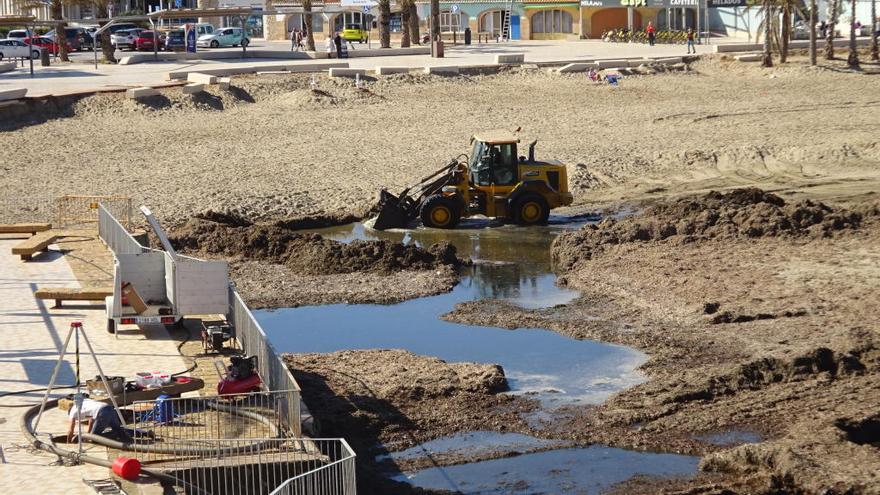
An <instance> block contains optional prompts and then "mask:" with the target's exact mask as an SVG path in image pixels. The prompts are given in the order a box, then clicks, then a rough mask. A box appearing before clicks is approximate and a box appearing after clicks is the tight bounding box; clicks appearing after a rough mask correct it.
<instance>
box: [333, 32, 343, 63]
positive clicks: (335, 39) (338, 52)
mask: <svg viewBox="0 0 880 495" xmlns="http://www.w3.org/2000/svg"><path fill="white" fill-rule="evenodd" d="M333 44H334V45H336V58H342V36H340V35H339V33H338V32H337V33H336V36H334V37H333Z"/></svg>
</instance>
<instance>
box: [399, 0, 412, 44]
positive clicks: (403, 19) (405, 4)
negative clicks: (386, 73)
mask: <svg viewBox="0 0 880 495" xmlns="http://www.w3.org/2000/svg"><path fill="white" fill-rule="evenodd" d="M410 14H411V11H410V10H409V0H403V1H402V2H400V30H401V33H400V47H401V48H408V47H409V40H410V36H409V16H410Z"/></svg>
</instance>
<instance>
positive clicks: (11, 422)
mask: <svg viewBox="0 0 880 495" xmlns="http://www.w3.org/2000/svg"><path fill="white" fill-rule="evenodd" d="M17 242H20V240H19V239H10V238H8V237H7V238H0V328H2V336H3V344H2V345H0V395H2V394H5V393H8V392H16V391H24V390H30V389H40V388H44V387H45V386H46V385H47V384H48V383H49V379H50V377H51V374H52V370H53V368H54V366H55V363H56V361H57V358H58V351H59V349H60V348H61V346H62V345H63V343H64V340H65V338H66V336H67V333H68V330H69V326H70V323H71V322H72V321H82V322H83V326H84V327H85V330H86V333H87V334H88V337H89V339H90V340H91V342H92V345H93V347H94V349H95V352H96V353H97V355H98V359H99V361H100V363H101V366H102V368H103V370H104V372H105V373H106V374H108V375H120V376H126V377H131V376H133V375H134V373H135V372H137V371H141V370H167V371H170V372H177V371H181V370H184V369H186V368H187V365H186V362H185V361H184V359H183V358H182V357H181V356H180V355H179V354H178V352H177V348H176V341H175V340H174V339H173V338H172V337H171V336H170V335H168V333H167V332H165V330H164V328H162V327H158V328H155V329H150V330H147V331H137V330H133V329H132V330H128V331H125V330H123V332H121V333H120V336H119V338H118V339H116V338H115V337H114V336H113V335H111V334H109V333H107V331H106V323H105V321H106V320H105V314H104V306H103V304H96V305H75V306H74V305H72V306H71V307H69V308H63V309H50V307H51V306H52V304H53V302H52V301H46V302H44V301H40V300H38V299H36V298H34V297H33V292H34V290H36V289H37V288H40V287H78V286H79V283H78V281H77V278H76V276H75V275H74V273H73V271H72V270H71V267H70V265H69V263H68V261H67V259H66V258H65V256H64V255H62V254H61V253H60V252H57V249H59V248H63V247H65V243H64V241H63V240H62V241H59V244H58V245H54V246H52V248H53V250H54V251H52V252H49V253H43V254H40V255H37V256H35V257H34V260H33V261H32V262H28V263H25V262H22V261H21V260H20V259H19V257H18V256H12V255H11V254H10V249H11V247H12V246H13V245H15V244H16V243H17ZM68 242H70V243H74V242H83V241H82V240H72V241H68ZM90 242H99V241H90ZM101 269H102V270H106V269H107V267H101ZM73 348H74V347H73V345H72V344H71V346H70V350H71V351H72V350H73ZM81 351H82V355H81V359H80V363H81V366H82V379H83V381H85V380H86V379H91V378H93V377H94V376H95V375H96V373H97V369H96V368H95V365H94V362H93V361H92V358H91V357H90V356H89V355H88V354H87V349H86V346H85V343H84V342H81ZM74 366H75V359H74V356H73V355H72V354H71V355H68V357H67V359H66V361H65V362H64V363H63V366H62V368H61V373H60V376H59V379H58V381H59V382H60V383H61V384H71V383H73V382H74V381H75V379H74V370H75V368H74ZM70 391H71V390H69V389H68V390H64V391H60V392H59V393H58V394H54V395H55V396H59V395H62V394H65V393H70ZM41 398H42V393H41V392H29V393H25V394H21V395H14V396H6V397H0V448H2V455H0V480H2V481H3V485H4V486H5V487H7V489H10V490H11V493H16V494H65V495H75V494H89V493H91V494H93V493H94V491H92V490H91V489H90V488H89V487H87V486H86V485H85V484H84V483H83V482H82V479H83V478H87V479H102V478H108V477H109V472H108V470H107V469H105V468H100V467H96V466H91V465H85V466H77V467H58V466H51V465H50V464H52V463H53V462H54V461H56V457H55V456H54V455H51V454H48V453H42V452H31V451H29V449H28V448H27V445H26V441H25V438H24V436H23V434H22V433H21V430H20V427H19V422H20V417H21V414H22V413H23V412H24V411H25V409H26V408H22V407H17V408H16V407H9V406H16V405H24V404H34V403H38V402H39V401H40V399H41ZM39 429H40V431H41V432H51V433H53V434H62V433H65V432H66V429H67V423H66V418H65V417H64V416H63V414H62V413H60V412H59V411H57V410H56V411H52V412H51V413H50V414H47V415H46V416H44V418H43V420H42V421H41V423H40V428H39ZM88 453H89V454H91V455H94V456H96V457H105V458H106V455H107V454H106V452H105V451H104V449H103V448H98V447H95V446H90V447H89V448H88Z"/></svg>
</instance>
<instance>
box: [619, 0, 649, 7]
mask: <svg viewBox="0 0 880 495" xmlns="http://www.w3.org/2000/svg"><path fill="white" fill-rule="evenodd" d="M620 6H621V7H647V6H648V0H620Z"/></svg>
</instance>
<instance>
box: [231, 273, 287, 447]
mask: <svg viewBox="0 0 880 495" xmlns="http://www.w3.org/2000/svg"><path fill="white" fill-rule="evenodd" d="M227 319H228V321H229V322H230V323H232V325H233V327H234V328H235V339H236V340H237V341H238V344H239V346H241V349H242V351H244V353H245V354H247V355H249V356H257V370H258V371H259V373H260V377H262V379H263V383H264V384H265V385H266V387H267V388H268V389H269V390H289V391H290V396H291V401H290V402H289V403H288V404H287V410H286V411H285V413H286V415H287V420H288V425H289V427H290V431H291V432H293V435H294V436H297V437H299V436H302V424H301V415H300V407H301V404H300V401H301V397H300V396H301V389H300V387H299V384H298V383H297V382H296V379H295V378H294V377H293V374H292V373H291V372H290V370H289V369H287V365H286V364H284V361H282V360H281V357H280V356H279V355H278V353H277V352H275V348H274V347H272V344H270V343H269V339H268V338H267V337H266V332H264V331H263V328H262V327H261V326H260V324H259V322H257V320H256V318H254V315H253V314H252V313H251V310H250V309H248V307H247V305H246V304H245V303H244V301H243V300H242V299H241V296H240V295H239V294H238V292H237V291H236V290H235V287H232V286H229V315H228V317H227Z"/></svg>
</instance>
